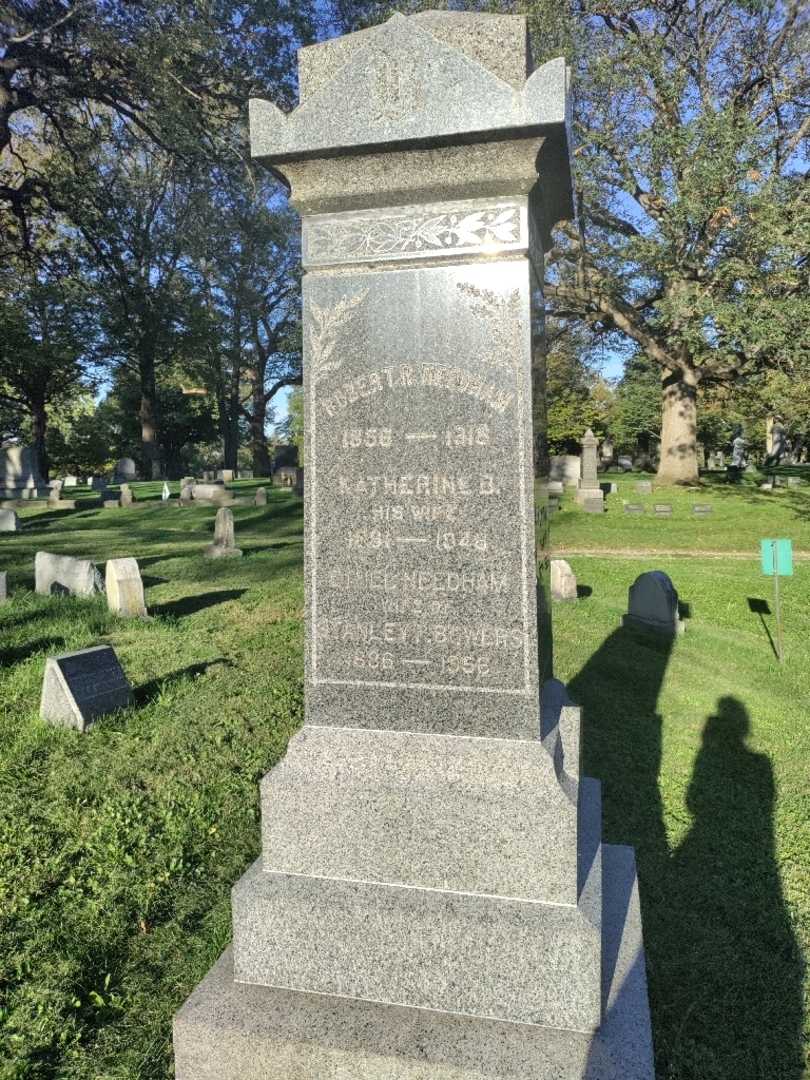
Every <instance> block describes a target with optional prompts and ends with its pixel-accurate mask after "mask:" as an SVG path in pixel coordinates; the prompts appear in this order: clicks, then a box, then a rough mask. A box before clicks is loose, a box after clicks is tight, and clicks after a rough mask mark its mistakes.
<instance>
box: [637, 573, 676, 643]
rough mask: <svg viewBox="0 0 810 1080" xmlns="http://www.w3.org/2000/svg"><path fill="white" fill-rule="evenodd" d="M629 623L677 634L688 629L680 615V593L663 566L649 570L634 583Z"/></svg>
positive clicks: (668, 633) (664, 632)
mask: <svg viewBox="0 0 810 1080" xmlns="http://www.w3.org/2000/svg"><path fill="white" fill-rule="evenodd" d="M627 607H628V611H627V614H626V615H625V616H623V619H622V622H623V624H624V625H625V626H640V627H643V628H645V629H649V630H655V631H657V632H658V633H661V634H667V635H670V636H674V635H676V634H679V633H681V632H682V631H683V629H684V624H683V623H682V622H681V620H680V618H679V615H678V594H677V592H676V591H675V586H674V585H673V584H672V581H671V580H670V578H669V576H668V575H667V574H665V573H664V572H663V570H648V571H647V573H645V574H640V575H639V576H638V577H637V578H636V580H635V581H634V582H633V584H632V585H631V586H630V592H629V596H628V603H627Z"/></svg>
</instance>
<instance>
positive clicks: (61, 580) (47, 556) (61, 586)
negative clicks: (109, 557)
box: [34, 551, 104, 596]
mask: <svg viewBox="0 0 810 1080" xmlns="http://www.w3.org/2000/svg"><path fill="white" fill-rule="evenodd" d="M34 588H35V589H36V591H37V592H38V593H39V595H40V596H51V595H52V594H54V593H69V594H70V595H71V596H93V595H94V594H95V593H99V592H104V582H103V581H102V579H101V574H99V572H98V570H97V568H96V566H95V563H93V562H91V561H90V559H74V558H73V557H72V556H70V555H52V554H51V553H50V552H49V551H38V552H37V553H36V556H35V558H34Z"/></svg>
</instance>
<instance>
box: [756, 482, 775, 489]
mask: <svg viewBox="0 0 810 1080" xmlns="http://www.w3.org/2000/svg"><path fill="white" fill-rule="evenodd" d="M759 490H760V491H773V481H772V480H766V481H765V483H764V484H760V485H759Z"/></svg>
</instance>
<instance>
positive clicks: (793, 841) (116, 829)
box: [0, 476, 810, 1080]
mask: <svg viewBox="0 0 810 1080" xmlns="http://www.w3.org/2000/svg"><path fill="white" fill-rule="evenodd" d="M636 479H638V478H637V477H629V476H628V477H621V478H619V481H618V482H619V485H620V491H619V493H618V494H617V495H612V496H609V497H608V500H607V504H608V507H609V511H608V513H606V514H604V515H600V516H596V515H588V514H585V513H584V512H583V511H582V510H581V509H580V508H578V507H575V506H574V504H573V497H572V495H571V493H568V494H567V495H566V497H565V499H564V501H563V509H562V510H561V511H560V512H558V513H557V514H556V515H555V516H554V518H553V519H552V541H553V546H554V547H555V549H557V550H559V552H560V553H561V554H564V555H566V556H567V557H568V558H569V561H570V562H571V564H572V567H573V569H574V571H575V572H576V574H577V577H578V581H579V584H580V593H581V594H582V595H581V598H580V599H579V600H578V601H577V602H576V603H571V604H559V605H555V606H554V610H553V618H554V628H555V639H554V652H555V674H556V675H557V676H558V677H559V678H561V679H562V680H563V681H565V682H566V683H567V684H568V685H569V689H570V693H571V696H572V697H573V699H574V700H575V701H577V702H578V703H580V704H582V705H583V706H584V721H585V722H584V739H583V757H584V760H583V772H584V773H585V774H587V775H591V776H596V777H599V778H600V779H601V780H602V782H603V798H604V815H605V820H604V829H603V835H604V838H605V839H606V840H607V841H609V842H614V843H627V844H633V845H635V847H636V854H637V859H638V865H639V876H640V889H641V902H642V910H643V918H644V932H645V944H646V948H647V962H648V972H649V978H650V996H651V1005H652V1019H653V1034H654V1038H655V1044H656V1058H657V1070H658V1076H659V1078H667V1080H731V1078H733V1080H799V1078H800V1077H801V1076H802V1075H803V1062H804V1061H805V1058H804V1055H803V1050H802V1035H801V1033H802V1030H805V1031H806V1027H805V1028H804V1029H803V1008H802V1002H803V995H804V994H805V993H806V985H805V984H803V978H802V966H801V961H800V954H801V950H802V947H804V949H805V950H806V949H807V946H808V944H810V882H808V870H807V867H808V860H809V859H810V825H809V824H808V797H809V796H810V792H809V791H808V787H809V785H808V765H807V763H808V760H810V724H809V723H808V712H810V650H808V647H807V643H808V641H810V486H809V487H806V488H804V489H801V488H799V489H785V490H783V491H782V490H780V491H777V492H776V493H774V494H773V495H764V494H760V493H759V492H758V491H757V489H756V488H755V486H753V484H750V483H746V484H744V485H743V486H742V487H741V488H739V489H734V488H730V487H727V486H720V485H717V486H716V487H714V486H711V487H709V488H704V489H703V490H701V491H700V492H694V493H692V492H671V491H667V492H665V493H664V492H656V493H655V494H654V495H653V496H641V495H637V494H636V493H635V491H634V483H635V480H636ZM257 486H259V482H258V481H256V482H254V483H249V482H248V483H242V484H236V485H234V487H235V488H236V489H237V493H240V489H241V493H244V494H251V493H252V492H253V490H255V488H256V487H257ZM160 487H161V485H160V484H154V485H147V484H139V485H135V490H136V493H137V495H138V502H137V503H136V504H135V506H134V507H132V508H131V509H127V508H122V509H111V510H97V509H92V508H90V506H89V504H87V505H83V502H82V500H83V495H82V492H81V491H79V492H78V493H77V495H78V498H79V499H80V503H79V507H78V509H77V510H76V511H54V510H48V509H47V508H36V509H28V508H26V509H23V510H21V511H20V517H21V519H22V522H23V524H24V526H25V528H24V529H23V531H22V532H20V533H16V534H4V535H2V536H0V545H1V546H2V561H1V563H0V568H2V569H6V570H8V571H9V590H10V592H11V595H12V599H11V600H10V601H9V602H8V603H7V604H5V605H0V665H1V666H0V1078H2V1080H11V1078H15V1080H16V1078H23V1077H25V1078H29V1077H30V1078H70V1080H102V1078H103V1080H107V1078H109V1080H151V1078H161V1080H162V1078H166V1077H170V1076H171V1075H172V1066H171V1060H172V1054H171V1030H170V1021H171V1016H172V1014H173V1012H174V1011H175V1009H176V1008H177V1007H178V1006H179V1005H180V1004H181V1003H182V1002H183V1001H184V1000H185V998H186V997H187V996H188V993H189V991H190V990H191V989H192V987H193V986H194V985H195V984H196V983H197V981H198V980H199V979H200V978H201V977H202V976H203V975H204V974H205V972H206V971H207V970H208V968H209V966H210V965H211V964H212V963H213V961H214V960H215V959H216V958H217V957H218V956H219V954H220V952H221V950H222V949H223V948H224V946H225V945H226V943H227V941H228V940H229V937H230V933H231V923H230V904H229V892H230V887H231V885H232V884H233V882H234V881H236V880H237V879H238V877H239V875H240V873H241V872H242V870H243V869H244V868H245V867H246V866H247V865H248V863H249V862H250V861H251V860H252V859H253V858H254V857H255V855H256V854H257V853H258V850H259V826H258V794H259V792H258V784H259V780H260V778H261V777H262V775H263V774H264V773H265V772H266V771H267V770H268V769H269V768H270V767H271V766H272V765H273V764H274V762H275V761H277V760H278V758H279V757H280V755H281V754H283V752H284V747H285V745H286V742H287V739H288V738H289V736H290V735H291V734H292V732H293V731H294V730H295V728H296V727H297V725H298V724H299V723H300V721H301V717H302V664H303V657H302V651H303V626H302V615H303V584H302V575H301V567H302V542H301V521H302V518H301V501H300V499H298V498H296V497H295V496H294V495H292V494H289V493H286V492H283V491H279V490H272V491H270V492H269V498H268V505H267V506H266V507H255V506H253V505H252V504H251V503H245V504H244V505H238V506H235V507H234V508H233V510H234V518H235V522H236V542H237V544H238V545H239V547H240V548H241V549H242V550H243V551H244V557H243V558H242V559H234V560H229V559H223V560H207V559H204V558H203V550H204V548H205V546H206V545H207V544H208V543H210V540H211V535H212V531H213V522H214V516H215V509H214V508H212V507H193V508H188V509H182V510H181V509H179V508H178V507H177V506H176V505H175V504H174V503H173V504H171V505H163V504H161V502H160V494H159V493H160ZM173 494H174V495H175V496H176V494H177V485H173ZM623 498H624V499H627V500H628V501H632V502H636V503H644V504H646V506H647V513H646V514H645V515H643V516H639V517H635V516H633V517H630V516H625V515H624V514H623V512H622V507H621V500H622V499H623ZM656 501H658V502H669V503H672V505H673V516H672V517H671V518H667V519H655V518H654V517H653V516H652V504H653V503H654V502H656ZM695 502H701V503H706V502H710V503H712V505H713V506H714V511H713V513H712V514H711V515H710V516H709V517H707V518H701V519H700V520H697V519H695V518H694V517H693V515H692V509H691V507H692V504H693V503H695ZM765 536H772V537H781V536H786V537H791V538H792V539H793V541H794V547H795V549H796V551H797V556H798V557H797V559H796V572H795V575H794V577H792V578H789V579H786V580H785V581H784V582H783V588H782V595H783V609H784V624H785V653H786V661H785V664H784V665H782V666H780V665H779V663H778V662H777V659H776V656H775V653H774V649H773V646H772V641H773V639H774V638H775V633H776V632H775V627H774V621H773V616H772V614H770V613H769V609H770V610H772V607H773V603H772V582H771V580H770V579H767V578H764V577H763V576H762V575H761V573H760V567H759V553H758V542H759V539H760V538H761V537H765ZM41 549H44V550H47V551H53V552H57V553H62V554H74V555H81V556H86V557H90V558H93V559H95V560H96V561H97V562H98V563H99V564H102V563H103V562H104V561H105V560H106V559H108V558H114V557H118V556H134V557H136V558H137V559H138V562H139V564H140V567H141V572H142V574H143V577H144V584H145V586H146V600H147V606H148V608H149V611H150V614H151V616H152V618H151V619H150V620H149V621H138V620H128V621H124V620H121V619H117V618H115V617H113V616H112V615H110V614H109V613H108V612H107V609H106V605H105V603H104V600H103V598H97V599H92V600H86V599H79V598H72V597H52V598H44V597H39V596H35V595H34V593H33V562H34V554H35V552H36V551H37V550H41ZM606 549H607V550H610V551H612V552H615V553H616V554H613V555H611V556H605V555H604V554H602V555H596V556H594V555H590V554H576V552H586V551H604V550H606ZM653 550H655V551H657V552H676V553H677V552H680V553H681V554H657V555H647V554H644V555H639V554H634V552H639V551H644V552H647V551H653ZM701 552H707V553H709V554H701ZM723 552H725V553H726V554H725V555H723V554H722V553H723ZM734 553H746V554H747V556H748V557H746V558H744V557H738V556H736V555H735V554H734ZM802 555H804V556H805V559H806V561H805V560H804V559H802V558H801V556H802ZM648 569H662V570H664V571H666V572H667V573H668V574H669V575H670V576H671V577H672V580H673V582H674V584H675V586H676V588H677V589H678V592H679V594H680V598H681V600H682V602H683V604H684V605H685V614H686V615H688V618H687V620H686V621H687V630H686V633H685V634H684V635H682V636H681V637H679V638H678V639H677V640H676V641H675V642H668V641H663V640H659V639H656V638H653V637H649V636H647V635H645V634H643V633H641V632H639V631H633V630H625V629H622V628H621V616H622V613H623V612H624V611H625V610H626V601H627V590H628V587H629V585H630V584H631V583H632V581H633V580H634V578H635V577H636V576H637V575H638V574H639V573H641V572H642V571H644V570H648ZM101 643H109V644H112V645H113V646H114V647H115V649H116V652H117V654H118V656H119V658H120V660H121V663H122V665H123V667H124V670H125V671H126V673H127V675H128V677H129V679H130V681H131V682H132V684H133V686H134V690H135V705H134V706H133V707H132V708H131V709H129V710H126V711H124V712H120V713H118V714H115V715H113V716H110V717H107V718H105V719H102V720H100V721H98V722H97V723H96V725H95V726H94V727H93V728H92V729H91V731H90V732H89V733H87V734H85V735H79V734H77V733H76V732H74V731H67V730H58V729H55V728H51V727H48V726H47V725H45V724H43V723H42V722H41V721H40V720H39V719H38V704H39V693H40V688H41V683H42V672H43V668H44V664H45V658H46V657H47V656H48V655H54V654H56V653H61V652H66V651H69V650H72V649H79V648H83V647H87V646H90V645H95V644H101Z"/></svg>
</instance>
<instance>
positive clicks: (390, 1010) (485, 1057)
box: [174, 844, 654, 1080]
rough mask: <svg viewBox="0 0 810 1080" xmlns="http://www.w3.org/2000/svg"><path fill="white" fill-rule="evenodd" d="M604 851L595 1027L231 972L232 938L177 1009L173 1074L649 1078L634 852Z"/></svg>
mask: <svg viewBox="0 0 810 1080" xmlns="http://www.w3.org/2000/svg"><path fill="white" fill-rule="evenodd" d="M602 850H603V875H604V876H603V893H602V904H603V909H602V925H603V941H602V972H603V978H602V995H603V1002H604V1017H605V1019H604V1022H603V1023H602V1026H601V1028H600V1030H599V1031H598V1032H597V1033H596V1034H595V1035H590V1036H589V1035H582V1034H579V1033H576V1032H570V1031H559V1030H552V1029H549V1028H541V1027H535V1026H532V1025H529V1024H512V1023H505V1022H502V1021H494V1020H481V1019H478V1018H476V1017H473V1016H458V1015H453V1014H449V1013H440V1012H430V1011H427V1010H423V1009H412V1008H404V1007H400V1006H394V1005H375V1004H372V1003H369V1002H365V1001H358V1000H355V999H352V998H341V997H330V996H326V995H319V994H304V993H299V992H296V991H291V990H284V989H275V988H271V987H264V986H253V985H248V984H244V983H235V982H234V981H233V961H232V954H231V950H230V948H229V949H227V950H226V952H225V953H223V955H222V956H221V957H220V959H219V960H218V961H217V963H216V964H215V965H214V967H213V968H212V969H211V971H210V972H209V973H208V975H207V976H206V977H205V979H204V980H203V981H202V982H201V983H200V985H199V986H198V987H197V988H196V990H194V992H193V993H192V995H191V997H190V998H189V999H188V1001H187V1002H186V1003H185V1005H184V1006H183V1007H182V1009H181V1010H180V1012H179V1013H178V1014H177V1016H176V1018H175V1022H174V1049H175V1062H176V1066H175V1068H176V1072H175V1075H176V1080H231V1078H232V1080H237V1078H238V1080H464V1078H465V1077H469V1078H470V1080H472V1078H473V1077H474V1078H475V1080H526V1078H527V1077H531V1078H532V1080H653V1077H654V1068H653V1050H652V1036H651V1031H650V1014H649V1005H648V1002H647V981H646V975H645V969H644V949H643V944H642V936H641V912H640V909H639V900H638V886H637V882H636V868H635V858H634V855H633V851H632V849H631V848H628V847H618V846H615V845H610V844H605V845H603V849H602Z"/></svg>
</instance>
